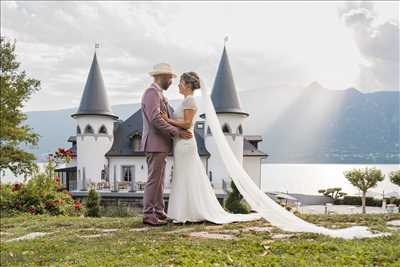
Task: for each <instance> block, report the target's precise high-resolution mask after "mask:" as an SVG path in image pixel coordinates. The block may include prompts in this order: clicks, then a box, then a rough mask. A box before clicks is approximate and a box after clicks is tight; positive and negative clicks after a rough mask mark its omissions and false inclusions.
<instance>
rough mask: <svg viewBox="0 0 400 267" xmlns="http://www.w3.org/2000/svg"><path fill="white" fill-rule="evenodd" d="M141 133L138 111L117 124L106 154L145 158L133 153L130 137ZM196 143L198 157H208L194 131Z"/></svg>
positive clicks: (201, 140)
mask: <svg viewBox="0 0 400 267" xmlns="http://www.w3.org/2000/svg"><path fill="white" fill-rule="evenodd" d="M142 132H143V117H142V110H141V109H139V110H138V111H137V112H135V113H134V114H133V115H132V116H130V117H129V118H128V119H126V120H125V121H124V122H121V123H119V124H117V127H116V129H115V130H114V142H113V144H112V146H111V148H110V150H109V151H108V152H107V153H106V156H107V157H110V156H145V153H144V152H143V151H133V149H132V143H131V140H130V137H131V136H133V135H135V134H140V135H142ZM194 136H195V138H196V142H197V150H198V151H199V155H200V156H210V153H209V152H208V151H207V149H206V146H205V143H204V138H203V137H202V136H201V135H200V134H199V133H198V132H197V131H195V134H194Z"/></svg>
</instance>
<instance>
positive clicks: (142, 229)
mask: <svg viewBox="0 0 400 267" xmlns="http://www.w3.org/2000/svg"><path fill="white" fill-rule="evenodd" d="M148 230H150V228H149V227H142V228H132V229H129V232H144V231H148Z"/></svg>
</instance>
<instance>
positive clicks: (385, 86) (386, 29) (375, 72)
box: [338, 2, 400, 91]
mask: <svg viewBox="0 0 400 267" xmlns="http://www.w3.org/2000/svg"><path fill="white" fill-rule="evenodd" d="M338 12H339V16H340V17H341V18H342V19H343V21H344V23H345V24H346V25H347V26H348V27H349V28H351V29H352V30H353V32H354V37H355V41H356V44H357V46H358V48H359V51H360V54H361V55H362V56H363V57H364V59H365V63H364V64H361V65H360V76H359V79H358V87H359V88H360V89H361V90H364V91H375V90H399V33H400V27H399V22H398V21H395V20H388V21H385V22H383V23H380V24H378V23H377V16H378V14H377V12H376V10H375V9H374V6H373V4H372V3H371V2H361V3H357V2H349V3H347V4H345V5H344V6H342V7H340V8H339V10H338Z"/></svg>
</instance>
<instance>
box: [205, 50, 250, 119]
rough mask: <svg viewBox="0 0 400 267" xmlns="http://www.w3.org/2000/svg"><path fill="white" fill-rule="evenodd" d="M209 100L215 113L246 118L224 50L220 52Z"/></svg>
mask: <svg viewBox="0 0 400 267" xmlns="http://www.w3.org/2000/svg"><path fill="white" fill-rule="evenodd" d="M211 100H212V102H213V104H214V107H215V111H216V112H217V113H236V114H243V115H246V116H248V113H246V112H244V111H243V110H242V109H241V107H240V101H239V97H238V95H237V91H236V87H235V83H234V81H233V75H232V70H231V65H230V64H229V59H228V54H227V52H226V48H225V47H224V51H223V52H222V57H221V60H220V62H219V66H218V71H217V75H216V77H215V81H214V86H213V89H212V93H211Z"/></svg>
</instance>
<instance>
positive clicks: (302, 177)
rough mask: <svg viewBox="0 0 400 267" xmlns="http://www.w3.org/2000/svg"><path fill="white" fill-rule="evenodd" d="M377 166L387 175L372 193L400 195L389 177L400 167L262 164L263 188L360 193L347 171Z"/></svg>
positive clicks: (308, 192) (380, 165) (310, 192)
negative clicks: (337, 188) (334, 189)
mask: <svg viewBox="0 0 400 267" xmlns="http://www.w3.org/2000/svg"><path fill="white" fill-rule="evenodd" d="M365 167H376V168H378V169H380V170H381V171H382V173H383V174H385V175H386V177H385V180H384V181H383V182H381V183H378V186H377V187H376V188H373V189H371V191H374V192H379V193H382V191H383V190H385V192H386V193H389V192H393V191H396V192H400V187H398V186H396V185H394V184H392V183H391V182H390V180H389V177H388V174H389V172H391V171H393V170H398V169H400V165H398V164H375V165H374V164H371V165H368V164H262V169H261V176H262V178H261V179H262V181H261V187H262V189H263V190H264V191H265V192H270V191H280V192H289V193H302V194H315V195H318V190H319V189H326V188H331V187H341V188H342V189H343V191H344V192H346V193H348V194H354V193H357V192H358V190H357V189H356V188H355V187H353V186H352V185H351V184H350V183H349V182H348V181H347V180H346V178H345V177H344V175H343V172H344V171H345V170H350V169H353V168H365Z"/></svg>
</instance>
